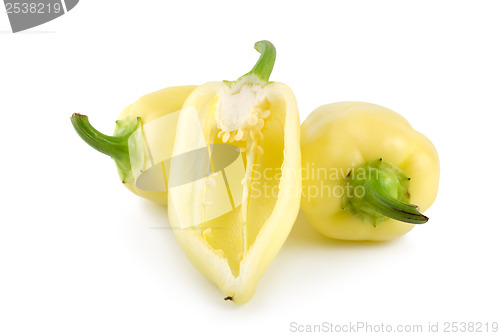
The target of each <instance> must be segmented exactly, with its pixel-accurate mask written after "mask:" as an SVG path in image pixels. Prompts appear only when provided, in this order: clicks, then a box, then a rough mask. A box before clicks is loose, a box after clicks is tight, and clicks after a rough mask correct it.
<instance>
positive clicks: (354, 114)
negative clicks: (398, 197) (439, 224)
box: [301, 102, 439, 240]
mask: <svg viewBox="0 0 500 336" xmlns="http://www.w3.org/2000/svg"><path fill="white" fill-rule="evenodd" d="M301 149H302V167H303V169H306V170H304V171H303V194H302V202H301V209H302V210H303V212H304V214H305V216H306V218H307V220H308V221H309V223H310V224H311V225H312V226H313V227H315V228H316V229H317V230H318V231H319V232H320V233H321V234H323V235H325V236H327V237H331V238H336V239H343V240H391V239H394V238H397V237H400V236H402V235H404V234H406V233H407V232H409V231H410V230H411V229H412V228H413V227H414V226H415V225H413V224H408V223H403V222H400V221H397V220H394V219H388V220H386V221H383V222H382V223H380V224H378V225H377V226H376V227H374V226H373V225H372V224H371V223H370V222H365V221H362V220H361V219H359V218H358V217H355V216H353V215H351V214H349V213H347V212H346V211H344V210H342V208H341V197H339V194H338V193H337V195H335V194H334V193H333V192H332V193H330V194H328V192H326V190H339V189H338V188H339V187H338V186H340V185H341V184H342V179H343V177H344V176H342V174H347V173H348V172H349V170H350V169H352V168H353V167H355V166H357V165H359V164H361V163H363V162H365V161H369V160H375V159H378V158H383V159H384V160H386V161H388V162H390V163H392V164H393V165H395V166H397V167H399V168H400V169H402V170H403V171H404V172H405V173H406V174H407V175H408V176H409V177H410V178H411V180H410V187H409V193H410V203H412V204H416V205H418V206H419V208H420V211H421V212H424V211H425V210H427V209H428V208H429V207H430V206H431V204H432V203H433V202H434V200H435V198H436V195H437V190H438V183H439V158H438V154H437V152H436V149H435V148H434V146H433V144H432V143H431V142H430V141H429V140H428V139H427V138H426V137H425V136H423V135H422V134H420V133H419V132H417V131H415V130H414V129H413V128H412V127H411V126H410V124H409V123H408V122H407V121H406V120H405V119H404V118H403V117H402V116H400V115H399V114H397V113H395V112H393V111H391V110H389V109H387V108H384V107H382V106H379V105H375V104H369V103H363V102H340V103H334V104H329V105H324V106H321V107H319V108H318V109H316V110H315V111H313V112H312V113H311V114H310V115H309V116H308V118H307V119H306V120H305V121H304V123H303V124H302V126H301ZM325 169H326V170H327V171H329V172H332V174H329V175H328V177H326V178H325V177H324V175H325V174H321V172H325ZM313 170H315V172H316V174H315V175H316V176H315V177H318V176H319V177H318V178H312V177H313ZM333 171H335V172H337V173H338V174H337V175H338V178H335V176H333ZM336 187H337V189H335V188H336ZM321 188H323V193H321V192H319V195H318V196H316V197H313V196H314V195H313V193H314V192H313V193H311V190H320V191H321ZM328 188H330V189H328Z"/></svg>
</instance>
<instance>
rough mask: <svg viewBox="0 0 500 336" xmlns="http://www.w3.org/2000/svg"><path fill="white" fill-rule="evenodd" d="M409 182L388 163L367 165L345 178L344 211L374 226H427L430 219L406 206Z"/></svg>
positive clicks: (354, 170)
mask: <svg viewBox="0 0 500 336" xmlns="http://www.w3.org/2000/svg"><path fill="white" fill-rule="evenodd" d="M409 181H410V179H409V177H408V176H407V175H406V174H405V173H404V172H403V171H402V170H401V169H399V168H397V167H395V166H394V165H392V164H391V163H389V162H387V161H383V160H382V159H377V160H373V161H367V162H365V163H363V164H361V165H359V166H358V167H356V168H354V169H353V170H352V171H351V172H350V173H349V174H348V175H347V177H346V179H345V185H344V191H345V192H344V195H343V197H342V206H343V209H344V210H345V211H347V212H349V213H351V214H353V215H355V216H358V217H360V218H362V219H363V220H365V221H369V222H371V223H372V224H373V226H377V224H378V223H380V222H382V221H384V220H387V219H388V218H393V219H396V220H398V221H401V222H407V223H412V224H423V223H426V222H427V221H428V220H429V218H427V217H426V216H424V215H423V214H421V213H420V211H419V210H418V207H417V206H416V205H413V204H410V203H409V201H410V194H409V192H408V188H409Z"/></svg>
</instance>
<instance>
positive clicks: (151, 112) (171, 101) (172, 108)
mask: <svg viewBox="0 0 500 336" xmlns="http://www.w3.org/2000/svg"><path fill="white" fill-rule="evenodd" d="M196 87H197V86H196V85H187V86H174V87H169V88H165V89H162V90H159V91H156V92H153V93H150V94H147V95H145V96H142V97H141V98H139V99H138V100H137V101H136V102H135V103H133V104H131V105H129V106H127V107H126V108H125V109H124V110H123V111H122V113H121V114H120V115H119V117H118V120H122V119H125V118H128V117H140V118H141V122H142V125H143V126H144V125H146V124H148V123H149V122H151V121H153V120H155V119H157V118H160V117H162V116H164V115H166V114H170V113H173V112H177V111H179V110H180V109H182V105H183V104H184V101H185V100H186V99H187V97H188V96H189V95H190V94H191V92H193V90H194V89H196ZM175 129H176V125H172V127H171V129H165V130H164V131H165V132H166V133H167V134H170V135H169V136H170V137H171V138H172V139H173V138H175ZM172 141H173V140H172ZM165 146H166V145H165ZM165 150H166V152H167V153H166V154H167V155H168V156H169V155H170V153H171V148H170V149H168V148H165ZM124 186H125V187H127V188H128V189H129V190H130V191H132V192H133V193H134V194H136V195H138V196H140V197H143V198H146V199H148V200H150V201H153V202H155V203H158V204H161V205H165V206H166V205H167V194H166V192H164V191H148V190H142V189H140V188H138V187H137V186H136V184H135V181H132V182H128V183H124Z"/></svg>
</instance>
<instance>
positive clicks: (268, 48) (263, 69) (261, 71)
mask: <svg viewBox="0 0 500 336" xmlns="http://www.w3.org/2000/svg"><path fill="white" fill-rule="evenodd" d="M255 49H256V50H257V51H258V52H259V53H260V57H259V59H258V60H257V63H255V65H254V67H253V68H252V70H250V72H248V73H246V74H245V75H243V76H241V77H240V78H238V80H240V79H242V78H244V77H247V76H251V75H255V76H257V78H259V79H260V80H262V81H264V82H268V81H269V77H270V76H271V72H272V71H273V67H274V62H275V61H276V48H275V47H274V45H273V44H272V43H271V42H269V41H266V40H262V41H259V42H256V43H255Z"/></svg>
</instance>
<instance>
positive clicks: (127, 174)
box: [71, 113, 141, 183]
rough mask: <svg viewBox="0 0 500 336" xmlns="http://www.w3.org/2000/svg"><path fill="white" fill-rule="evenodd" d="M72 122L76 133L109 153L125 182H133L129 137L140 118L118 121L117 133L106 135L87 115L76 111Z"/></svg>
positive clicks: (98, 148) (95, 146)
mask: <svg viewBox="0 0 500 336" xmlns="http://www.w3.org/2000/svg"><path fill="white" fill-rule="evenodd" d="M71 123H72V124H73V127H74V128H75V131H76V133H78V135H79V136H80V137H81V138H82V139H83V141H85V142H86V143H87V144H88V145H89V146H90V147H92V148H94V149H96V150H98V151H99V152H101V153H104V154H106V155H109V156H110V157H111V158H112V159H113V160H114V161H115V162H116V166H117V168H118V174H119V175H120V179H121V180H122V182H123V183H127V182H131V181H132V180H133V177H132V168H131V162H130V152H129V138H130V136H131V135H132V134H133V133H134V132H135V131H136V130H137V129H138V128H139V127H140V126H141V119H140V118H138V117H137V118H133V117H130V118H127V119H124V120H118V121H117V122H116V129H115V135H114V136H110V135H105V134H103V133H101V132H99V131H98V130H96V129H95V128H94V127H93V126H92V125H91V124H90V122H89V118H88V117H87V116H85V115H82V114H79V113H74V114H73V115H72V116H71Z"/></svg>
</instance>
